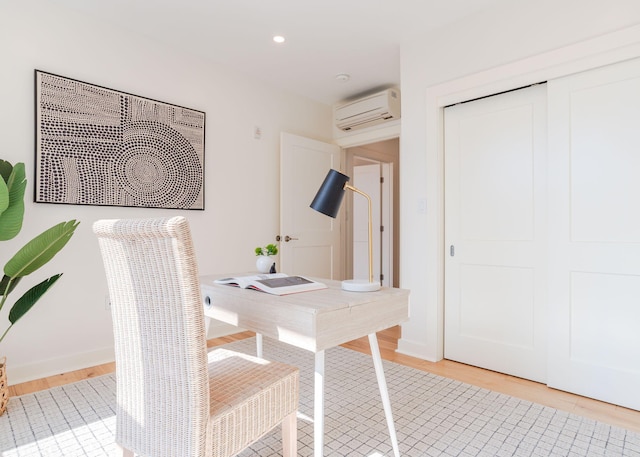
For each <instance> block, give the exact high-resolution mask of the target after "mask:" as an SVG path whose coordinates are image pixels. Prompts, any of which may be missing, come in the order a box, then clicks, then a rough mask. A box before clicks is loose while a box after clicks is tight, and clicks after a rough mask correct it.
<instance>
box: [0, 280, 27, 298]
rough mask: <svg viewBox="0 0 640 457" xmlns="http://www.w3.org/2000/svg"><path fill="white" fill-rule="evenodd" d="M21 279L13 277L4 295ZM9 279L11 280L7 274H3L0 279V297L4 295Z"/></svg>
mask: <svg viewBox="0 0 640 457" xmlns="http://www.w3.org/2000/svg"><path fill="white" fill-rule="evenodd" d="M21 279H22V278H15V279H14V280H13V282H12V283H11V287H9V290H7V293H6V295H9V294H10V293H11V291H12V290H13V289H15V288H16V286H17V285H18V283H19V282H20V280H21ZM10 280H11V278H10V277H9V276H7V275H4V276H3V277H2V280H1V281H0V297H1V296H3V295H5V293H4V291H5V289H6V288H7V283H8V282H9V281H10Z"/></svg>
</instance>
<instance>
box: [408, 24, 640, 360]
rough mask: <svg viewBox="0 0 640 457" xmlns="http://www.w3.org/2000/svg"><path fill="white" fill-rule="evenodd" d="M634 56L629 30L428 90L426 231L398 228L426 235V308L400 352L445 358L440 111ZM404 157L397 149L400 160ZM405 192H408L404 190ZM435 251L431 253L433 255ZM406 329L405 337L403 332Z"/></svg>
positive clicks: (421, 295) (638, 40)
mask: <svg viewBox="0 0 640 457" xmlns="http://www.w3.org/2000/svg"><path fill="white" fill-rule="evenodd" d="M638 56H640V26H632V27H629V28H626V29H623V30H620V31H617V32H613V33H611V34H607V35H603V36H599V37H596V38H593V39H589V40H585V41H582V42H580V43H577V44H573V45H568V46H565V47H563V48H560V49H556V50H553V51H550V52H545V53H542V54H539V55H536V56H534V57H530V58H526V59H522V60H519V61H516V62H513V63H509V64H506V65H502V66H498V67H494V68H492V69H490V70H486V71H483V72H479V73H476V74H472V75H469V76H465V77H462V78H459V79H455V80H453V81H449V82H446V83H442V84H438V85H435V86H431V87H428V88H426V91H425V111H426V112H425V118H424V120H425V133H424V137H425V138H426V142H425V145H426V148H425V151H424V154H425V157H426V170H425V172H426V185H427V187H426V206H427V208H429V211H427V214H426V222H425V225H423V224H413V227H411V229H409V228H407V227H406V226H405V227H403V228H402V233H404V234H407V230H420V231H424V232H426V235H425V237H426V241H425V245H426V246H427V247H428V248H429V251H430V254H429V255H428V256H427V259H426V269H425V274H424V282H423V283H422V284H423V285H422V286H420V285H418V287H416V288H415V290H412V296H413V297H414V300H415V301H417V302H421V303H425V306H424V309H420V310H418V309H416V310H415V312H412V318H411V320H410V321H409V322H407V323H405V324H403V338H401V339H400V341H399V342H398V352H400V353H404V354H408V355H413V356H416V357H420V358H422V359H425V360H429V361H434V362H435V361H438V360H442V358H443V355H444V258H445V244H444V137H443V126H444V107H445V106H447V105H452V104H455V103H459V102H463V101H467V100H472V99H474V98H480V97H485V96H490V95H493V94H497V93H500V92H505V91H508V90H513V89H517V88H519V87H524V86H528V85H531V84H536V83H538V82H541V81H547V80H550V79H554V78H558V77H562V76H567V75H570V74H574V73H578V72H581V71H586V70H590V69H593V68H596V67H599V66H604V65H608V64H612V63H617V62H621V61H624V60H629V59H632V58H636V57H638ZM402 155H403V151H402V148H401V150H400V156H401V158H402ZM406 166H411V165H410V164H407V162H406V161H404V165H403V167H406ZM403 188H404V189H408V190H409V191H410V188H409V187H407V186H403ZM401 190H402V188H401ZM408 198H410V197H408ZM425 228H426V230H425ZM402 233H401V234H402ZM411 233H413V232H409V233H408V235H411ZM408 238H413V237H412V236H409V237H408ZM433 247H435V249H433V250H432V249H431V248H433ZM401 255H402V256H403V259H404V260H403V264H404V265H410V264H411V263H412V262H416V261H417V259H416V258H415V255H418V254H414V253H412V252H411V251H409V252H404V251H403V252H402V253H401ZM420 262H423V261H422V260H421V261H420ZM405 328H407V330H408V331H407V332H404V329H405ZM405 334H407V335H408V336H409V339H407V338H406V337H405V336H404V335H405Z"/></svg>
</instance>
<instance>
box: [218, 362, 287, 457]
mask: <svg viewBox="0 0 640 457" xmlns="http://www.w3.org/2000/svg"><path fill="white" fill-rule="evenodd" d="M298 374H299V372H298V369H297V368H293V367H291V366H289V365H285V364H282V363H278V362H268V361H266V360H264V359H259V358H257V357H251V356H248V355H245V354H241V353H237V352H233V351H229V350H226V349H215V350H213V351H211V352H210V353H209V376H210V378H209V379H210V381H209V395H210V397H209V401H210V410H211V416H212V418H211V421H210V423H209V430H208V435H209V438H210V440H211V441H210V443H211V445H210V446H211V449H212V452H211V454H208V455H213V456H229V455H235V454H236V453H238V452H240V451H241V450H242V449H244V448H246V447H247V446H249V445H250V444H251V443H253V442H254V441H256V440H257V439H259V438H261V437H262V436H263V435H264V434H265V433H267V432H269V431H270V430H271V429H273V428H274V427H276V426H277V425H278V424H279V423H280V422H282V417H284V416H286V415H287V414H288V413H289V412H290V411H293V410H295V409H296V408H297V405H298V397H297V390H296V389H295V386H297V384H298Z"/></svg>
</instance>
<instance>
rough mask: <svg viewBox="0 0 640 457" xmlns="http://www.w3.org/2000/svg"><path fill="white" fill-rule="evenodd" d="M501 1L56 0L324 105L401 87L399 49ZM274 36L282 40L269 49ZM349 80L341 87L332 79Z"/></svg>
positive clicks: (339, 83)
mask: <svg viewBox="0 0 640 457" xmlns="http://www.w3.org/2000/svg"><path fill="white" fill-rule="evenodd" d="M506 1H509V0H393V1H392V0H108V1H100V2H98V1H87V0H59V1H58V4H60V5H64V6H67V7H69V8H72V9H74V10H77V11H80V12H82V13H86V14H88V15H92V16H95V17H98V18H99V19H100V20H102V21H104V22H109V23H111V24H112V25H115V26H116V27H122V28H124V29H127V30H129V31H132V32H134V33H139V34H143V35H146V36H147V37H151V38H152V39H153V40H155V41H158V42H160V43H163V44H164V45H166V46H168V47H171V48H175V49H177V50H179V51H180V52H184V53H192V54H194V55H196V56H197V57H199V58H205V59H210V60H211V61H213V62H215V63H217V64H221V65H224V66H225V67H228V68H231V69H233V71H237V72H240V73H243V74H246V75H249V76H250V77H253V78H258V79H260V80H263V81H265V82H266V83H268V84H272V85H274V86H277V87H280V88H284V89H286V90H289V91H292V92H295V93H298V94H301V95H303V96H306V97H309V98H311V99H314V100H317V101H319V102H322V103H325V104H328V105H332V104H334V103H336V102H339V101H341V100H345V99H348V98H352V97H354V96H358V95H361V94H363V93H367V92H371V91H374V90H377V89H382V88H386V87H390V86H399V85H400V43H401V42H402V41H403V40H405V39H407V37H410V36H413V35H415V34H417V33H426V32H429V31H432V30H436V29H439V28H442V27H446V26H447V25H449V24H452V23H454V22H457V21H460V20H462V19H464V18H465V17H467V16H470V15H473V14H476V13H478V12H480V11H482V10H486V9H489V8H492V7H495V6H497V5H499V4H501V3H505V2H506ZM274 35H283V36H284V37H285V38H286V41H285V42H284V43H283V44H276V43H274V42H273V41H272V37H273V36H274ZM338 74H348V75H350V79H349V80H348V81H346V82H344V81H338V80H336V75H338Z"/></svg>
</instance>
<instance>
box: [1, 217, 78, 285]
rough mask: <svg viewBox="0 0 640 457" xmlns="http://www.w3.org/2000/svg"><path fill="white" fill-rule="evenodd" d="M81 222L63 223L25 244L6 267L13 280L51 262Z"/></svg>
mask: <svg viewBox="0 0 640 457" xmlns="http://www.w3.org/2000/svg"><path fill="white" fill-rule="evenodd" d="M78 224H79V222H76V221H75V219H73V220H71V221H68V222H61V223H59V224H58V225H54V226H53V227H51V228H50V229H48V230H45V231H44V232H42V233H41V234H40V235H38V236H36V237H35V238H34V239H32V240H31V241H29V242H28V243H27V244H25V245H24V246H23V247H22V249H20V250H19V251H18V252H16V254H15V255H14V256H13V257H12V258H11V260H9V261H8V262H7V264H6V265H5V266H4V274H5V275H7V276H10V277H12V278H18V277H21V276H27V275H28V274H31V273H33V272H34V271H36V270H37V269H38V268H40V267H41V266H42V265H44V264H46V263H47V262H48V261H49V260H51V259H52V258H53V257H54V256H55V255H56V254H57V253H58V252H59V251H60V250H61V249H62V248H63V247H64V246H65V245H66V244H67V242H68V241H69V240H70V239H71V236H72V235H73V233H74V231H75V229H76V227H77V226H78Z"/></svg>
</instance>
